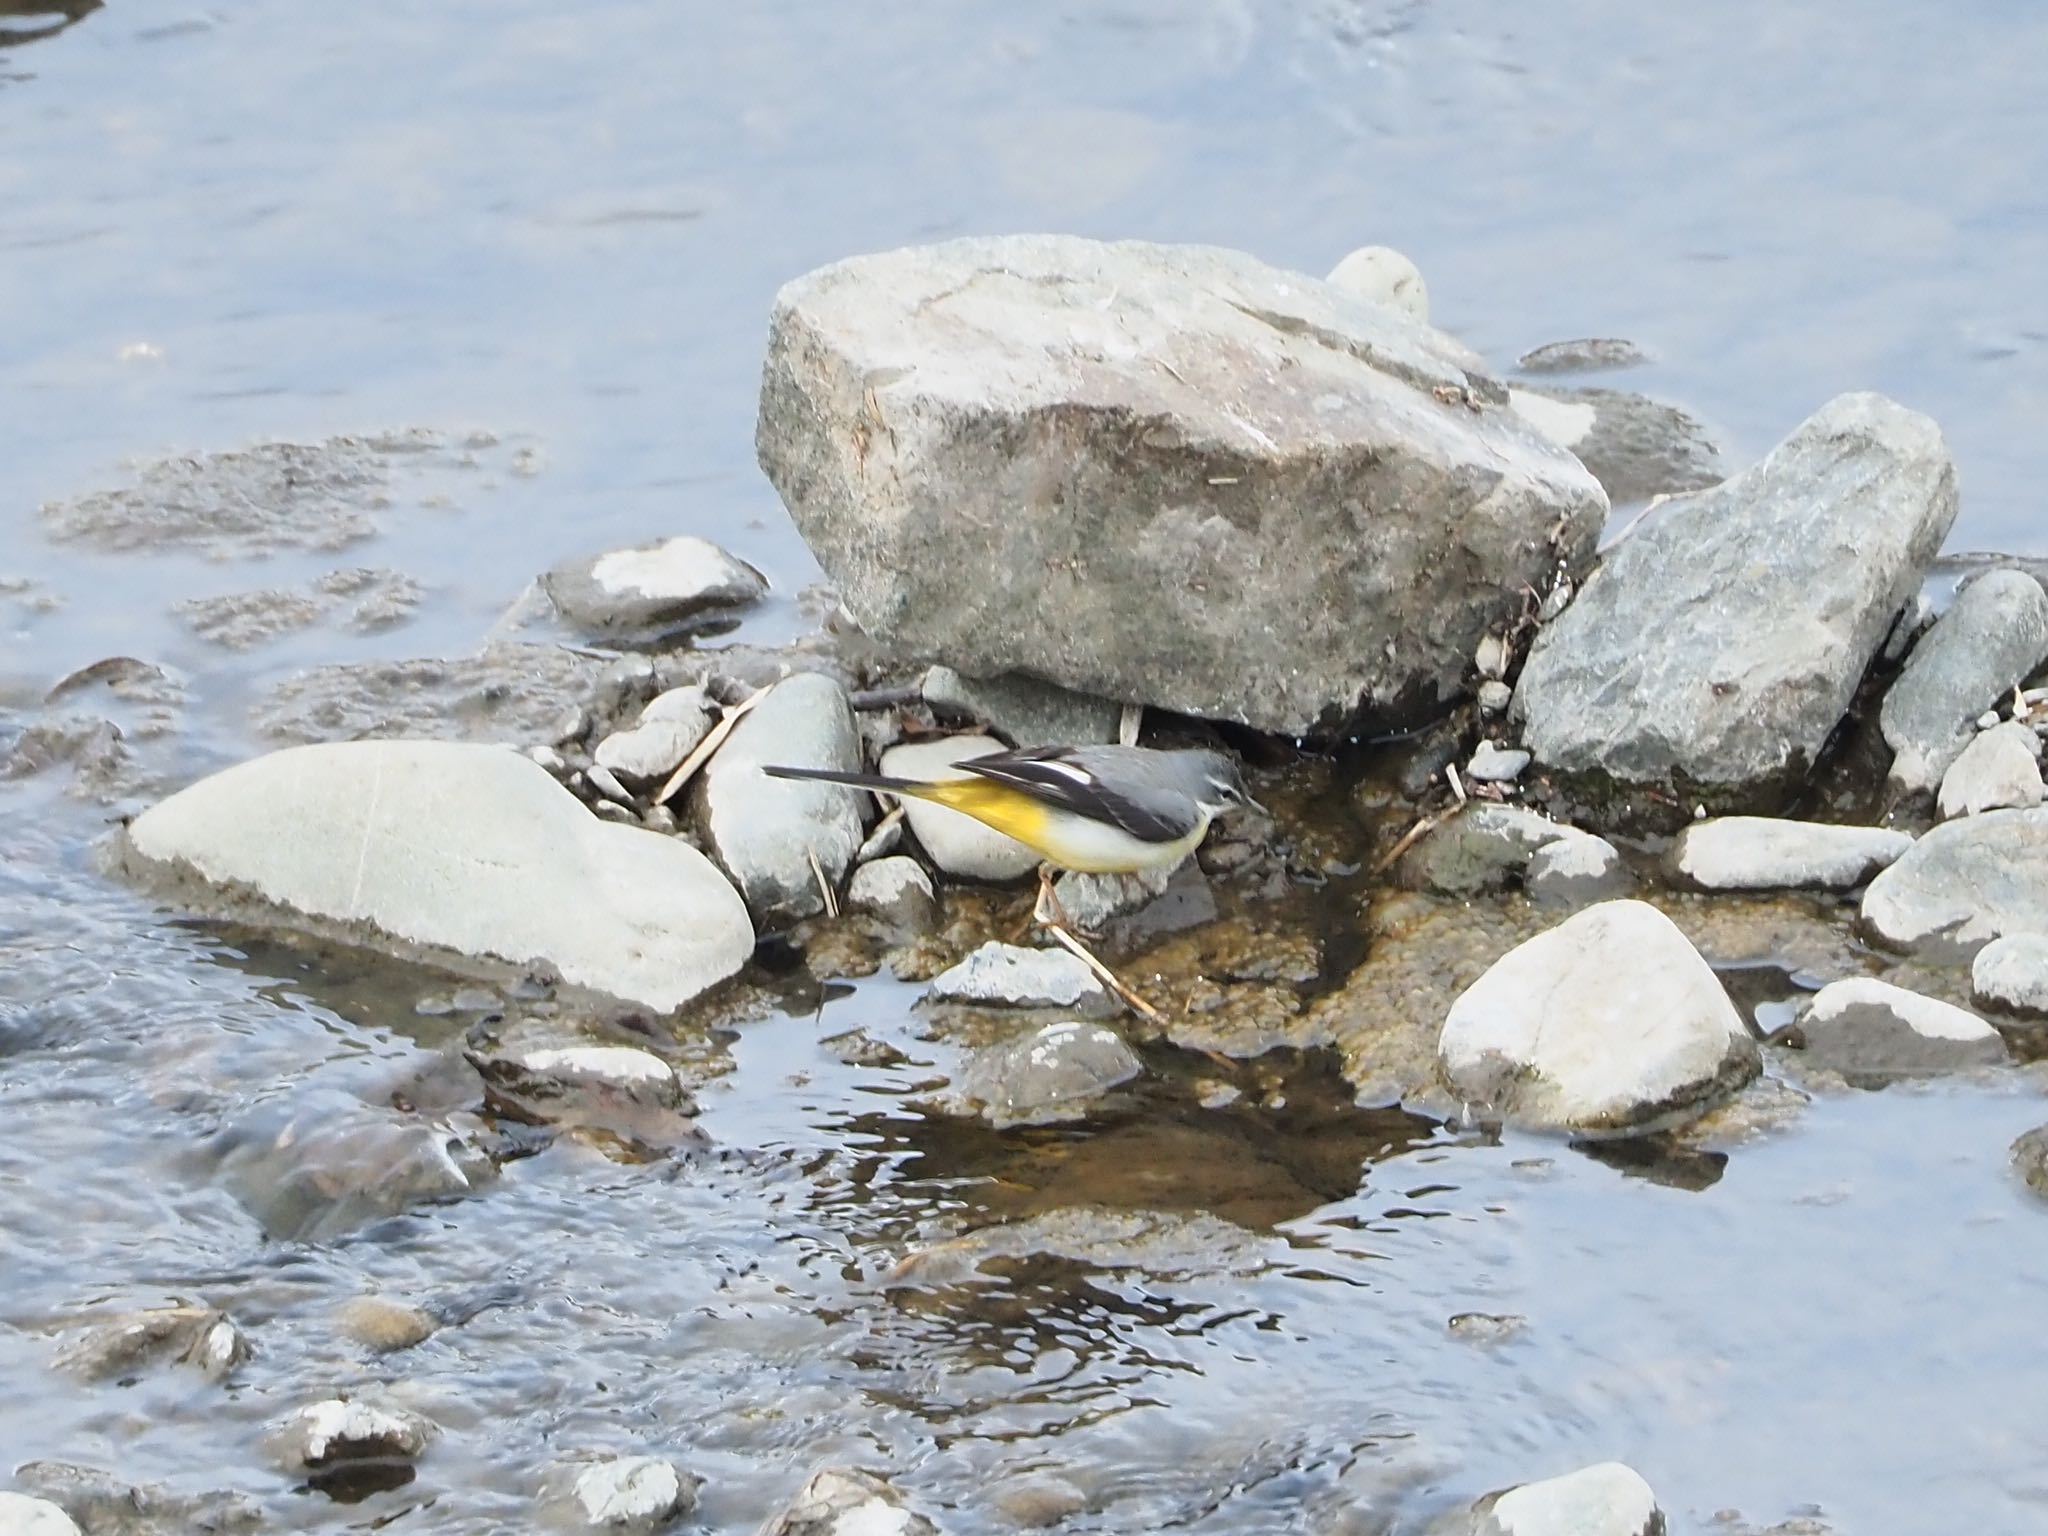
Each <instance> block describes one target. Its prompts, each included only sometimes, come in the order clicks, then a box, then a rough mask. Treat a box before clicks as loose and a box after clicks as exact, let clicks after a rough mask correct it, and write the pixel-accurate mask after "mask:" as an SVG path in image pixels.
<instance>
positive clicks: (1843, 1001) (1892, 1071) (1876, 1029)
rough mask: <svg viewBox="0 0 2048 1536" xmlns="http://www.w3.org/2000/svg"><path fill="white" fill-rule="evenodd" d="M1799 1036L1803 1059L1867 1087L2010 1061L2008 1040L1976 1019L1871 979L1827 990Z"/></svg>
mask: <svg viewBox="0 0 2048 1536" xmlns="http://www.w3.org/2000/svg"><path fill="white" fill-rule="evenodd" d="M1798 1029H1799V1033H1800V1035H1801V1036H1802V1037H1803V1038H1804V1040H1805V1042H1806V1046H1805V1059H1806V1060H1808V1061H1810V1062H1812V1063H1813V1064H1814V1065H1816V1066H1821V1067H1826V1068H1828V1069H1829V1070H1830V1071H1834V1072H1838V1073H1840V1074H1841V1075H1842V1077H1843V1078H1844V1079H1845V1080H1846V1081H1848V1082H1849V1083H1851V1084H1853V1085H1855V1086H1857V1087H1863V1088H1878V1087H1883V1086H1884V1085H1885V1084H1887V1083H1893V1082H1899V1081H1902V1080H1904V1079H1906V1078H1911V1077H1928V1076H1933V1075H1935V1074H1938V1073H1942V1072H1956V1071H1963V1070H1966V1069H1968V1068H1970V1067H1976V1066H1983V1065H1986V1064H1990V1063H1996V1062H2002V1061H2004V1060H2005V1059H2006V1049H2005V1041H2004V1040H2003V1038H2001V1037H2000V1035H1999V1033H1998V1031H1997V1030H1995V1029H1993V1028H1992V1027H1991V1026H1990V1025H1989V1024H1987V1023H1985V1022H1984V1021H1983V1020H1982V1019H1980V1018H1978V1017H1977V1016H1976V1015H1975V1014H1974V1013H1970V1012H1968V1011H1967V1010H1965V1009H1962V1008H1958V1007H1956V1006H1955V1005H1954V1004H1952V1003H1944V1002H1941V1001H1940V1000H1939V999H1936V998H1932V997H1923V996H1922V995H1920V994H1919V993H1917V992H1909V991H1907V990H1906V989H1905V988H1904V987H1896V986H1893V985H1892V984H1891V983H1889V982H1885V981H1879V980H1878V979H1877V978H1876V977H1874V976H1856V977H1852V978H1850V979H1849V980H1847V981H1835V982H1830V983H1829V984H1828V985H1827V986H1825V987H1822V988H1821V989H1820V991H1819V992H1817V993H1815V994H1814V996H1813V999H1812V1001H1811V1002H1809V1003H1808V1004H1807V1005H1806V1007H1805V1009H1803V1010H1802V1011H1801V1013H1800V1015H1799V1021H1798Z"/></svg>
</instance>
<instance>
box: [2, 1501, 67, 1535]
mask: <svg viewBox="0 0 2048 1536" xmlns="http://www.w3.org/2000/svg"><path fill="white" fill-rule="evenodd" d="M0 1536H79V1531H78V1526H77V1524H76V1523H75V1522H74V1521H73V1520H72V1518H71V1517H70V1516H69V1515H67V1514H65V1513H64V1511H63V1510H61V1509H59V1508H58V1507H57V1506H56V1505H55V1504H52V1503H51V1502H50V1501H49V1500H48V1499H34V1498H30V1497H29V1496H28V1495H27V1494H25V1493H0Z"/></svg>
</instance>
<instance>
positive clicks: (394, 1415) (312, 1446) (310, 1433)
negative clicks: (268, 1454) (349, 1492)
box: [271, 1397, 434, 1473]
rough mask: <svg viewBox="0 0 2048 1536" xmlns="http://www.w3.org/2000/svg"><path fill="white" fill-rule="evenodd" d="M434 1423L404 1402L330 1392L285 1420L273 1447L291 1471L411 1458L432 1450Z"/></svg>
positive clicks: (298, 1471) (282, 1462) (314, 1470)
mask: <svg viewBox="0 0 2048 1536" xmlns="http://www.w3.org/2000/svg"><path fill="white" fill-rule="evenodd" d="M433 1438H434V1426H433V1425H432V1424H430V1423H428V1422H427V1421H426V1420H425V1419H423V1418H421V1417H420V1416H419V1415H418V1414H416V1413H411V1412H408V1411H406V1410H405V1409H402V1408H379V1407H376V1406H374V1405H372V1404H369V1403H364V1402H356V1401H351V1400H349V1399H347V1398H339V1397H337V1398H329V1399H328V1400H327V1401H326V1402H320V1403H313V1404H310V1405H309V1406H307V1407H304V1408H301V1409H300V1410H299V1411H298V1412H297V1413H294V1414H293V1415H292V1416H291V1417H290V1418H288V1419H286V1420H285V1421H284V1423H283V1424H282V1425H280V1426H279V1427H278V1429H277V1431H276V1432H275V1433H274V1434H273V1436H272V1439H271V1449H272V1451H273V1452H274V1453H275V1455H276V1456H277V1458H278V1461H279V1464H280V1465H282V1466H283V1467H284V1469H285V1470H286V1471H287V1472H293V1473H305V1472H316V1471H318V1470H320V1469H321V1468H322V1467H328V1466H332V1465H333V1464H334V1463H336V1462H341V1461H410V1460H413V1459H414V1458H415V1457H417V1456H419V1455H420V1453H421V1452H423V1451H424V1450H426V1448H427V1446H428V1444H429V1443H431V1441H432V1440H433Z"/></svg>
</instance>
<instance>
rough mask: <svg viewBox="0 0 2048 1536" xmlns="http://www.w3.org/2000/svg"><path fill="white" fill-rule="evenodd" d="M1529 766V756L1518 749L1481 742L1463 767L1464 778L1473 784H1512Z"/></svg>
mask: <svg viewBox="0 0 2048 1536" xmlns="http://www.w3.org/2000/svg"><path fill="white" fill-rule="evenodd" d="M1528 766H1529V754H1528V753H1526V752H1524V751H1522V750H1521V749H1520V748H1519V747H1503V746H1502V745H1501V744H1500V743H1499V742H1496V741H1482V742H1480V743H1479V745H1478V746H1477V747H1476V748H1475V749H1474V750H1473V753H1472V761H1471V762H1470V763H1468V764H1466V765H1465V777H1466V778H1468V779H1470V780H1472V782H1473V783H1475V784H1512V783H1514V782H1515V780H1517V779H1519V778H1520V777H1521V776H1522V770H1523V769H1524V768H1527V767H1528Z"/></svg>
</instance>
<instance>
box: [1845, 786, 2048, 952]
mask: <svg viewBox="0 0 2048 1536" xmlns="http://www.w3.org/2000/svg"><path fill="white" fill-rule="evenodd" d="M2044 914H2048V807H2036V808H2035V809H2033V810H2030V811H1986V812H1984V813H1983V814H1982V815H1981V816H1964V817H1962V818H1960V819H1958V820H1956V821H1948V822H1943V823H1942V824H1941V825H1940V826H1938V827H1936V828H1935V829H1934V830H1933V831H1931V832H1929V833H1928V834H1927V835H1926V836H1925V837H1923V838H1921V839H1920V841H1918V842H1917V843H1915V844H1914V845H1913V846H1912V847H1911V848H1910V849H1908V850H1907V851H1906V852H1905V853H1904V854H1902V855H1900V857H1899V859H1898V861H1897V862H1896V863H1894V864H1893V865H1892V866H1891V867H1890V868H1889V869H1886V870H1885V871H1883V872H1882V873H1881V874H1879V875H1878V877H1877V878H1876V879H1874V880H1872V881H1871V882H1870V889H1868V890H1867V891H1865V892H1864V893H1863V921H1864V924H1865V926H1867V927H1868V928H1869V929H1870V930H1871V932H1872V933H1874V934H1876V936H1877V937H1878V938H1879V939H1881V940H1883V941H1884V942H1885V943H1887V944H1891V945H1894V946H1896V947H1898V948H1901V949H1910V950H1916V951H1928V952H1934V953H1940V954H1952V953H1956V952H1961V953H1964V954H1971V953H1974V952H1975V951H1976V950H1977V948H1978V947H1979V946H1981V945H1984V944H1988V943H1990V942H1991V940H1993V939H1995V938H1998V937H2000V936H2001V935H2003V934H2008V933H2034V932H2038V931H2040V930H2041V929H2042V927H2043V926H2044V923H2048V917H2044Z"/></svg>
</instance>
